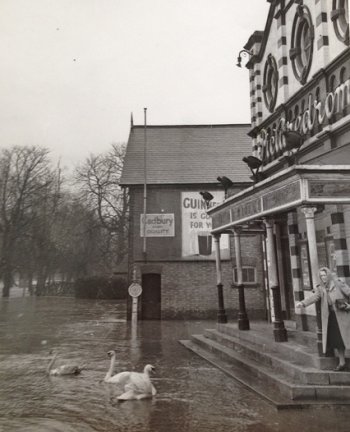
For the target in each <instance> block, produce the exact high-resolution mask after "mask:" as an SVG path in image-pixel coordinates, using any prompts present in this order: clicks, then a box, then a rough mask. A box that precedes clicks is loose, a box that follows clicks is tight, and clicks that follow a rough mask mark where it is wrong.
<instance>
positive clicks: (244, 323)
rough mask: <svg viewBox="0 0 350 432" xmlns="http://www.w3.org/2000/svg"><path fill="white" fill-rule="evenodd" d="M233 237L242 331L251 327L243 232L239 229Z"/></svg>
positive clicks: (239, 319) (239, 321) (239, 323)
mask: <svg viewBox="0 0 350 432" xmlns="http://www.w3.org/2000/svg"><path fill="white" fill-rule="evenodd" d="M233 236H234V241H235V255H236V268H237V288H238V301H239V311H238V328H239V329H240V330H249V329H250V326H249V319H248V316H247V311H246V307H245V298H244V284H243V274H242V258H241V230H240V229H239V228H235V229H234V230H233Z"/></svg>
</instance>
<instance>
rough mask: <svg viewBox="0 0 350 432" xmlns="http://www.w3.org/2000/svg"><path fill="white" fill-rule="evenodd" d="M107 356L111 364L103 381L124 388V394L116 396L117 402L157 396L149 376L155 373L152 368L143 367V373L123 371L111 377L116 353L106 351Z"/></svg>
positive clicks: (148, 366) (150, 366)
mask: <svg viewBox="0 0 350 432" xmlns="http://www.w3.org/2000/svg"><path fill="white" fill-rule="evenodd" d="M107 355H108V356H109V357H110V358H111V363H110V367H109V369H108V372H107V374H106V376H105V378H104V381H105V382H107V383H113V384H118V385H120V386H122V387H124V393H123V394H122V395H120V396H118V398H117V399H118V400H120V401H123V400H131V399H146V398H151V397H152V396H155V395H156V394H157V390H156V389H155V387H154V385H153V384H152V382H151V378H150V374H151V373H153V372H154V371H155V367H154V366H152V365H150V364H147V365H146V366H145V367H144V370H143V372H128V371H125V372H119V373H117V374H115V375H112V374H113V371H114V365H115V359H116V352H115V351H114V350H112V351H108V353H107Z"/></svg>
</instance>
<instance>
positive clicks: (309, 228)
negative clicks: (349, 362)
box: [301, 207, 323, 355]
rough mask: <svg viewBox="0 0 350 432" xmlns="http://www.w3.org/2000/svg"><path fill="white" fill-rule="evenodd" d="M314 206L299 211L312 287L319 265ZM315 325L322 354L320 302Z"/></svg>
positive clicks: (315, 283) (317, 277)
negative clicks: (303, 218)
mask: <svg viewBox="0 0 350 432" xmlns="http://www.w3.org/2000/svg"><path fill="white" fill-rule="evenodd" d="M316 210H317V208H316V207H302V208H301V211H302V212H303V213H304V215H305V220H306V233H307V242H308V245H309V255H310V267H311V279H312V280H311V283H312V285H311V286H312V287H314V286H315V285H317V283H318V280H319V275H318V272H319V265H318V255H317V243H316V230H315V212H316ZM316 325H317V331H316V333H317V350H318V353H319V355H323V349H322V320H321V303H320V301H318V302H317V303H316Z"/></svg>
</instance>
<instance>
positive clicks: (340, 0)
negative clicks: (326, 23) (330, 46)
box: [331, 0, 349, 45]
mask: <svg viewBox="0 0 350 432" xmlns="http://www.w3.org/2000/svg"><path fill="white" fill-rule="evenodd" d="M331 20H332V21H333V26H334V31H335V34H336V36H337V38H338V39H339V40H341V41H342V42H344V43H345V44H346V45H349V2H348V0H333V2H332V12H331Z"/></svg>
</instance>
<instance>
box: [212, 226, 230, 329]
mask: <svg viewBox="0 0 350 432" xmlns="http://www.w3.org/2000/svg"><path fill="white" fill-rule="evenodd" d="M214 242H215V251H216V255H215V257H216V280H217V285H216V286H217V287H218V323H223V324H226V323H227V316H226V311H225V308H224V294H223V289H222V287H223V285H222V270H221V255H220V234H215V235H214Z"/></svg>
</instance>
